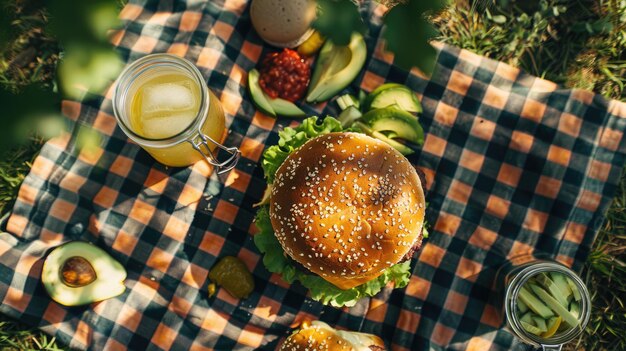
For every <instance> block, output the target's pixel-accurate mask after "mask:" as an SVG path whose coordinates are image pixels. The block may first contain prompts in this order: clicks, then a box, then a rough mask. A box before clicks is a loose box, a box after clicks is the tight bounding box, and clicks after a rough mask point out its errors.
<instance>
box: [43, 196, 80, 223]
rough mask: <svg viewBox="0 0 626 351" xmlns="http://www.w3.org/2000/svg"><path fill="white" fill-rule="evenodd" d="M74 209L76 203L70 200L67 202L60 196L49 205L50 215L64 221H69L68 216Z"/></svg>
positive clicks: (70, 215)
mask: <svg viewBox="0 0 626 351" xmlns="http://www.w3.org/2000/svg"><path fill="white" fill-rule="evenodd" d="M74 210H76V205H75V204H73V203H70V202H67V201H65V200H63V199H61V198H57V199H56V200H54V202H53V203H52V206H51V207H50V212H49V213H50V215H51V216H52V217H55V218H58V219H60V220H62V221H64V222H69V220H70V218H72V215H73V214H74Z"/></svg>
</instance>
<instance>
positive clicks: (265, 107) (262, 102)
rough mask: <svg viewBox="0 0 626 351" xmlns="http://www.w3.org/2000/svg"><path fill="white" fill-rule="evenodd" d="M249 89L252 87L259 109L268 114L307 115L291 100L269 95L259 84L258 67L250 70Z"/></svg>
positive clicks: (253, 96)
mask: <svg viewBox="0 0 626 351" xmlns="http://www.w3.org/2000/svg"><path fill="white" fill-rule="evenodd" d="M248 89H250V95H251V96H252V101H254V104H255V105H256V107H257V109H259V110H260V111H261V112H263V113H265V114H266V115H270V116H274V117H275V116H276V115H278V116H285V117H304V116H305V115H306V113H305V112H304V111H302V110H301V109H300V108H299V107H298V106H296V104H294V103H293V102H291V101H288V100H285V99H281V98H276V99H272V98H271V97H269V96H267V94H265V93H264V92H263V89H261V86H260V85H259V71H257V70H256V69H252V70H251V71H250V72H248Z"/></svg>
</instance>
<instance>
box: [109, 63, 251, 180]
mask: <svg viewBox="0 0 626 351" xmlns="http://www.w3.org/2000/svg"><path fill="white" fill-rule="evenodd" d="M113 111H114V113H115V118H116V120H117V123H118V125H119V126H120V128H121V129H122V131H124V133H125V134H126V135H127V136H128V137H129V138H130V139H131V140H133V141H134V142H135V143H137V144H139V146H141V147H142V148H143V149H144V150H146V151H147V152H148V153H149V154H150V155H152V157H154V158H155V159H156V160H157V161H159V162H161V163H163V164H164V165H167V166H172V167H183V166H188V165H190V164H193V163H195V162H197V161H199V160H202V159H204V160H206V161H208V162H209V163H210V164H212V165H213V166H215V168H216V171H217V173H218V174H220V173H224V172H227V171H229V170H230V169H232V168H234V167H235V165H236V164H237V161H238V160H239V156H240V152H239V150H238V149H237V148H236V147H226V146H224V145H222V144H221V141H222V139H223V135H224V111H223V109H222V106H221V105H220V102H219V100H218V99H217V97H216V96H215V95H214V94H213V93H212V92H211V91H210V90H209V89H208V87H207V84H206V82H205V81H204V79H203V77H202V75H201V74H200V71H199V70H198V69H197V68H196V66H194V65H193V64H192V63H191V62H189V61H187V60H185V59H184V58H181V57H178V56H175V55H170V54H152V55H147V56H144V57H142V58H140V59H138V60H136V61H134V62H133V63H131V64H130V65H129V66H128V67H126V69H124V71H123V72H122V73H121V74H120V76H119V78H118V79H117V82H116V85H115V91H114V94H113ZM218 149H221V150H223V151H225V153H226V155H227V157H225V158H224V159H223V160H218V158H217V151H218Z"/></svg>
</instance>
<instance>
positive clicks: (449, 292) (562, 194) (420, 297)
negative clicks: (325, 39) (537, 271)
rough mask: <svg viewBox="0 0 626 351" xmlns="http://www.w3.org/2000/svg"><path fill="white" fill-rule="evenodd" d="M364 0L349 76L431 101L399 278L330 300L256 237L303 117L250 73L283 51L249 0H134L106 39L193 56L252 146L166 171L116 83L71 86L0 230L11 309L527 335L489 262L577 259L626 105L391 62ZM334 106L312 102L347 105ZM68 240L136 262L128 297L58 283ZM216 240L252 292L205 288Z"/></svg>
mask: <svg viewBox="0 0 626 351" xmlns="http://www.w3.org/2000/svg"><path fill="white" fill-rule="evenodd" d="M360 6H361V10H362V13H363V15H364V16H365V17H366V18H368V19H369V20H370V21H369V23H370V28H369V34H368V36H367V44H368V49H369V54H370V56H369V57H370V58H369V59H368V61H367V63H366V67H365V70H364V72H362V74H361V75H360V76H359V77H358V78H357V79H356V81H355V82H354V83H353V85H352V87H351V88H350V89H352V91H353V92H354V91H355V89H358V88H362V89H365V90H367V91H370V90H372V89H373V88H375V87H376V86H378V85H380V84H381V83H383V82H385V81H394V82H401V83H405V84H407V85H409V86H410V87H411V88H412V89H414V90H415V91H416V92H417V93H418V94H419V96H420V98H421V100H422V103H423V106H424V113H423V115H422V117H421V123H422V125H423V126H424V129H425V131H426V133H427V137H426V142H425V144H424V146H423V149H422V150H421V152H419V153H417V154H416V155H412V156H411V157H410V161H411V162H412V163H414V164H415V165H417V166H419V167H420V168H422V169H423V170H424V171H425V172H426V174H427V178H428V187H429V191H428V197H427V200H428V202H429V203H430V205H429V207H428V213H427V218H428V220H429V222H430V223H432V227H433V230H432V233H431V237H430V238H429V239H428V240H427V242H426V244H425V246H424V247H423V249H422V250H421V251H420V252H419V254H417V255H416V257H415V258H414V259H413V262H412V267H413V275H412V277H411V280H410V283H409V285H408V286H407V287H406V288H405V289H396V290H392V289H390V288H386V289H384V290H383V292H381V293H380V294H379V295H378V296H376V297H375V298H372V299H365V300H362V301H361V302H360V303H359V304H357V305H356V306H355V307H353V308H349V309H347V308H346V309H336V308H333V307H328V306H323V305H321V304H319V303H317V302H315V301H313V300H311V299H310V298H309V297H307V295H306V291H305V290H304V289H303V288H302V287H301V286H300V285H298V284H294V285H292V286H289V285H287V284H286V283H284V282H283V281H281V279H280V278H279V277H278V276H275V275H272V274H270V273H268V271H267V270H266V269H265V268H264V266H263V263H262V261H261V256H260V255H259V252H258V251H257V249H256V248H255V246H254V244H253V242H252V235H253V234H254V233H255V232H256V228H255V226H254V224H253V217H254V213H255V209H254V208H253V207H252V204H253V203H255V202H257V201H258V200H259V199H260V198H261V196H262V193H263V190H264V185H265V182H264V180H263V176H262V170H261V167H260V166H259V163H258V162H259V159H260V158H261V155H262V152H263V150H264V148H265V147H266V146H267V145H272V144H274V143H276V141H277V140H278V135H277V132H278V131H279V130H280V129H281V128H282V127H284V126H286V125H289V124H290V123H297V122H294V121H290V120H287V119H278V120H275V119H272V118H269V117H267V116H265V115H263V114H261V113H259V112H257V111H255V109H254V106H253V104H252V102H251V101H250V97H249V96H248V94H247V93H246V87H245V86H246V83H245V82H246V77H247V75H246V72H247V71H249V70H250V69H252V68H253V67H254V66H255V65H256V63H257V61H258V60H259V58H260V57H261V56H262V55H263V54H264V53H265V52H267V51H269V50H272V49H271V48H269V47H267V46H265V45H264V44H263V42H262V41H261V40H260V38H259V37H258V36H257V34H256V33H255V32H254V30H253V29H252V26H251V23H250V20H249V10H248V8H249V6H248V4H247V3H246V1H243V0H224V1H188V2H186V3H185V2H178V1H138V2H131V3H129V4H128V5H126V7H125V8H124V9H123V11H122V12H121V17H122V19H123V20H124V21H125V26H124V28H123V29H121V30H119V31H118V32H116V33H115V35H114V36H113V37H112V40H113V43H114V44H115V45H116V46H117V47H118V49H119V52H120V53H121V55H122V56H123V58H124V59H126V61H127V62H131V61H133V60H135V59H137V58H139V57H141V56H143V55H146V54H148V53H153V52H170V53H174V54H177V55H181V56H184V57H186V58H188V59H190V60H191V61H192V62H195V63H196V65H197V66H198V67H199V68H200V70H201V71H202V73H203V74H204V76H205V78H206V80H207V82H208V85H209V87H210V88H211V89H212V90H213V91H214V92H215V93H216V94H217V95H218V96H219V98H220V100H221V102H222V104H223V106H224V108H225V111H226V114H227V125H228V128H229V134H228V136H227V138H226V141H225V143H226V144H227V145H228V146H237V147H239V148H240V149H241V151H242V153H243V158H242V160H241V161H240V162H239V164H238V166H237V168H236V169H234V170H233V171H231V172H229V173H228V174H226V175H224V176H221V177H218V176H217V175H216V174H212V173H211V169H210V167H209V166H208V165H207V164H206V163H203V162H199V163H197V164H195V165H193V166H191V167H188V168H182V169H181V168H166V167H164V166H162V165H160V164H158V163H155V161H154V160H153V159H152V158H151V157H150V156H149V155H148V154H147V153H146V152H144V151H143V150H142V149H141V148H140V147H139V146H137V145H136V144H133V143H132V142H130V141H129V140H128V139H127V138H126V137H125V135H124V134H123V133H122V131H121V130H120V129H118V128H117V127H116V123H115V118H114V117H113V115H112V114H113V112H112V106H111V90H109V91H108V92H106V93H105V94H103V95H102V96H88V97H86V98H85V99H84V100H83V101H65V102H64V103H63V112H64V114H65V115H66V116H67V117H68V118H69V119H70V120H72V121H74V123H73V130H72V131H71V132H70V133H67V134H66V135H63V136H61V137H58V138H55V139H53V140H50V141H49V142H48V143H46V145H45V146H44V147H43V149H42V150H41V154H40V155H39V156H38V157H37V159H36V160H35V162H34V164H33V167H32V170H31V172H30V174H29V175H28V176H27V178H26V179H25V181H24V184H23V185H22V187H21V189H20V191H19V197H18V199H17V202H16V204H15V207H14V209H13V211H12V213H11V216H10V218H9V219H8V221H7V223H6V228H5V229H6V231H7V232H8V233H4V234H1V236H0V301H2V304H1V306H0V311H1V312H2V313H4V314H7V315H9V316H12V317H14V318H17V319H19V320H21V321H23V322H25V323H28V324H31V325H33V326H37V327H39V328H41V329H43V330H44V331H46V332H48V333H50V334H52V335H54V336H56V337H57V339H58V340H59V341H60V342H62V343H65V344H69V345H70V346H71V347H75V348H79V349H95V350H100V349H106V350H123V349H132V350H160V349H175V350H183V349H194V350H209V349H216V350H244V349H264V350H271V349H274V348H275V347H276V346H277V345H278V344H279V342H280V341H281V340H282V339H283V338H284V337H285V336H286V335H287V334H288V333H289V331H290V328H291V326H292V325H294V323H296V322H298V321H300V320H302V319H304V318H312V319H321V320H323V321H326V322H328V323H329V324H331V325H333V326H337V327H340V328H348V329H352V330H360V331H363V332H369V333H374V334H377V335H380V336H381V337H382V338H383V339H384V340H385V341H386V342H387V343H388V345H390V346H391V347H392V349H394V350H422V349H433V350H443V349H446V350H505V349H514V350H523V349H528V347H527V346H525V345H523V344H521V343H520V341H519V340H516V339H515V338H514V337H513V336H512V335H511V334H509V333H508V332H506V331H505V330H504V329H503V324H502V319H501V318H500V316H499V314H498V309H499V306H498V305H497V303H495V302H494V299H493V297H494V295H495V294H496V292H495V291H493V288H492V285H493V284H492V283H493V277H494V271H495V269H497V268H498V267H499V266H500V265H502V264H503V263H505V262H506V261H507V259H510V258H512V257H517V256H524V255H527V256H533V255H534V256H539V255H543V256H548V257H551V258H553V259H556V260H558V261H560V262H563V263H565V264H566V265H568V266H573V267H574V268H575V269H578V268H580V267H581V264H582V262H583V261H584V260H585V258H586V257H587V255H588V253H589V249H590V246H591V244H592V242H593V239H594V234H595V232H596V231H597V230H598V228H599V226H600V225H601V224H602V221H603V215H604V213H605V211H606V209H607V207H608V206H609V203H610V202H611V198H612V196H613V194H614V192H615V190H616V185H617V184H618V181H619V178H620V173H621V170H622V166H623V164H624V156H625V153H626V141H625V139H624V135H623V133H624V131H625V130H626V118H625V117H626V105H624V104H622V103H619V102H616V101H607V100H605V99H603V98H601V97H599V96H596V95H594V94H592V93H589V92H585V91H579V90H564V89H561V88H559V87H558V86H557V85H555V84H553V83H551V82H548V81H545V80H542V79H538V78H535V77H532V76H529V75H527V74H525V73H523V72H521V71H519V70H518V69H516V68H513V67H511V66H508V65H506V64H503V63H499V62H495V61H492V60H489V59H486V58H483V57H480V56H477V55H475V54H472V53H470V52H468V51H463V50H459V49H456V48H454V47H450V46H441V47H440V54H439V58H438V62H437V66H436V70H435V72H434V74H433V76H432V79H430V80H427V79H426V78H424V77H423V76H422V75H420V74H419V73H417V72H411V73H410V72H406V71H403V70H401V69H399V68H397V67H395V66H393V65H392V59H393V58H392V56H390V55H389V54H387V53H384V52H383V50H382V41H381V40H380V35H381V21H380V15H381V13H382V12H383V10H382V8H381V7H379V6H378V5H375V4H373V3H369V2H364V3H361V5H360ZM334 105H335V104H334V103H331V104H327V105H326V104H321V105H317V106H305V107H304V108H306V109H307V112H309V113H311V114H322V115H324V114H326V113H328V114H336V112H337V111H336V108H335V106H334ZM80 126H90V127H92V128H94V129H95V130H96V131H97V132H98V133H99V135H100V136H101V147H100V148H99V149H97V150H93V149H91V150H82V151H79V150H78V149H77V147H76V139H77V138H76V135H77V133H78V130H79V127H80ZM73 239H81V240H86V241H90V242H93V243H95V244H96V245H98V246H100V247H102V248H104V249H105V250H106V251H108V252H109V253H110V254H111V255H112V256H113V257H114V258H116V259H117V260H119V261H120V262H121V263H122V264H123V265H124V266H125V267H126V269H127V271H128V279H127V281H126V286H127V290H126V292H125V293H124V294H122V295H121V296H119V297H117V298H113V299H110V300H107V301H103V302H100V303H97V304H93V305H89V306H84V307H74V308H66V307H63V306H60V305H59V304H57V303H55V302H52V301H51V300H50V299H49V297H48V296H47V295H46V293H45V291H44V289H43V287H42V286H41V284H40V281H39V274H40V271H41V267H42V258H43V257H44V255H45V254H46V252H48V251H49V249H51V248H52V247H54V246H56V245H58V244H60V243H61V242H64V241H67V240H73ZM225 255H234V256H237V257H239V258H241V259H242V260H243V261H244V262H245V263H246V264H247V266H248V267H249V269H250V270H251V271H252V272H253V275H254V279H255V283H256V289H255V291H254V293H253V294H252V295H251V296H250V297H249V298H247V299H244V300H237V299H235V298H233V297H231V296H230V295H229V294H228V293H226V292H225V291H224V290H222V289H219V290H218V293H217V294H216V295H215V296H213V297H211V298H209V297H208V295H207V284H208V279H207V275H208V272H209V269H210V267H211V266H212V265H213V264H214V263H215V262H216V260H217V259H218V258H220V257H222V256H225Z"/></svg>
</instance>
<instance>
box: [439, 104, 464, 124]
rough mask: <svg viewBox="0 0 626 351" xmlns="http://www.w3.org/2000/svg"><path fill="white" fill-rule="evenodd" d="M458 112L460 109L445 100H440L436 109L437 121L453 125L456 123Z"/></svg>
mask: <svg viewBox="0 0 626 351" xmlns="http://www.w3.org/2000/svg"><path fill="white" fill-rule="evenodd" d="M458 114H459V110H458V109H456V108H454V107H452V106H450V105H448V104H446V103H445V102H443V101H439V103H438V104H437V109H436V110H435V121H437V122H438V123H439V124H442V125H445V126H449V127H451V126H453V125H454V122H455V121H456V117H457V116H458Z"/></svg>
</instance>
